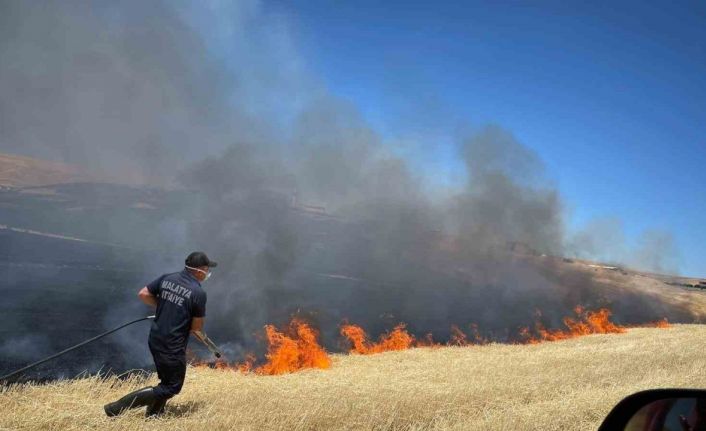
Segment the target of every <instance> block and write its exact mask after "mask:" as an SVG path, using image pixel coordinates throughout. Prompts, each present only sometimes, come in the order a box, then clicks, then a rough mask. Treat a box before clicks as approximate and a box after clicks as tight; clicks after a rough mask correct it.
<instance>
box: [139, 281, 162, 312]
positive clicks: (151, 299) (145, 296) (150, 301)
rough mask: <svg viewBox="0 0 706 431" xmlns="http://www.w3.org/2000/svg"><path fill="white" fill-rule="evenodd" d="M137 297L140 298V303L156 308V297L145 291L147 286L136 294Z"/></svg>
mask: <svg viewBox="0 0 706 431" xmlns="http://www.w3.org/2000/svg"><path fill="white" fill-rule="evenodd" d="M137 296H138V297H139V298H140V301H142V302H144V303H145V304H147V305H149V306H152V307H155V308H156V307H157V297H156V296H154V295H152V294H151V293H150V291H149V290H148V289H147V286H145V287H143V288H142V290H140V292H139V293H138V294H137Z"/></svg>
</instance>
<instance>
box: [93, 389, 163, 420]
mask: <svg viewBox="0 0 706 431" xmlns="http://www.w3.org/2000/svg"><path fill="white" fill-rule="evenodd" d="M154 401H155V396H154V388H152V386H148V387H146V388H142V389H139V390H137V391H135V392H130V393H129V394H127V395H125V396H124V397H122V398H120V399H119V400H118V401H115V402H114V403H109V404H106V405H105V406H103V410H105V414H106V415H108V416H111V417H112V416H117V415H119V414H120V413H122V412H124V411H125V410H128V409H134V408H136V407H144V406H148V405H150V404H152V403H153V402H154Z"/></svg>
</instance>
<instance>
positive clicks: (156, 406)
mask: <svg viewBox="0 0 706 431" xmlns="http://www.w3.org/2000/svg"><path fill="white" fill-rule="evenodd" d="M184 264H185V265H184V266H185V267H184V269H183V270H182V271H180V272H175V273H173V274H165V275H162V276H161V277H159V278H157V279H156V280H154V281H153V282H151V283H149V284H148V285H147V286H145V287H143V288H142V290H140V292H139V294H138V296H139V298H140V300H142V302H144V303H145V304H147V305H150V306H153V307H156V308H157V312H156V317H155V319H154V321H153V322H152V328H151V330H150V336H149V343H148V344H149V348H150V352H152V357H153V359H154V365H155V367H156V368H157V376H158V377H159V380H160V382H159V385H157V386H155V387H152V386H150V387H146V388H142V389H140V390H137V391H135V392H131V393H129V394H127V395H125V396H124V397H122V398H120V399H119V400H118V401H115V402H113V403H109V404H106V405H105V406H104V409H105V413H106V414H107V415H108V416H116V415H118V414H120V413H122V412H123V411H125V410H127V409H131V408H136V407H144V406H147V416H148V417H150V416H159V415H161V414H162V413H163V412H164V407H165V405H166V403H167V400H168V399H169V398H172V397H173V396H174V395H176V394H178V393H179V392H180V391H181V388H182V386H183V384H184V376H185V375H186V345H187V343H188V341H189V334H190V333H191V334H194V336H195V337H196V338H197V339H198V340H199V341H201V342H202V343H204V344H205V345H206V347H208V349H209V350H210V351H211V352H213V353H214V354H215V355H216V357H220V356H221V353H220V351H219V350H218V348H217V347H216V346H215V344H213V342H211V340H210V339H209V338H208V337H207V336H206V334H205V333H204V332H203V326H204V319H205V316H206V292H205V291H204V290H203V288H202V287H201V283H202V282H204V281H206V280H208V278H209V277H210V275H211V268H214V267H215V266H216V265H217V264H216V262H213V261H212V260H210V259H209V258H208V256H206V254H205V253H203V252H200V251H195V252H193V253H191V254H190V255H189V256H188V257H187V258H186V260H185V261H184Z"/></svg>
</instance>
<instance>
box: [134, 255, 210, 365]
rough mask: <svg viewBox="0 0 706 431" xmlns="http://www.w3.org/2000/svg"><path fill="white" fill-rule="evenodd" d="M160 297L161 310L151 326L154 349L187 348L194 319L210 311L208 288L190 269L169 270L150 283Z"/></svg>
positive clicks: (169, 351)
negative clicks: (203, 285) (207, 304)
mask: <svg viewBox="0 0 706 431" xmlns="http://www.w3.org/2000/svg"><path fill="white" fill-rule="evenodd" d="M147 290H149V292H150V293H151V294H152V295H154V296H156V297H157V314H156V316H157V317H156V318H155V319H154V321H153V322H152V329H151V330H150V338H149V345H150V349H151V350H153V351H157V352H160V353H167V354H181V353H184V352H185V351H186V344H187V343H188V342H189V332H190V330H191V319H192V318H194V317H204V316H205V315H206V292H205V291H204V290H203V288H201V283H199V281H198V280H197V279H196V277H194V276H193V275H192V274H191V273H190V272H189V271H187V270H186V269H184V270H183V271H181V272H175V273H173V274H165V275H163V276H161V277H159V278H158V279H156V280H154V281H153V282H152V283H150V284H148V285H147Z"/></svg>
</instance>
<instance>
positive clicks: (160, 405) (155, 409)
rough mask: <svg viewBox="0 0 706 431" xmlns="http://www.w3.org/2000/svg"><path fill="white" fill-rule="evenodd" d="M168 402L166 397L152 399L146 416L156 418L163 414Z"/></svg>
mask: <svg viewBox="0 0 706 431" xmlns="http://www.w3.org/2000/svg"><path fill="white" fill-rule="evenodd" d="M166 404H167V400H166V399H164V398H162V399H156V400H154V401H152V404H150V405H148V406H147V413H145V417H148V418H156V417H158V416H162V414H164V406H165V405H166Z"/></svg>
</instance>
